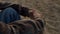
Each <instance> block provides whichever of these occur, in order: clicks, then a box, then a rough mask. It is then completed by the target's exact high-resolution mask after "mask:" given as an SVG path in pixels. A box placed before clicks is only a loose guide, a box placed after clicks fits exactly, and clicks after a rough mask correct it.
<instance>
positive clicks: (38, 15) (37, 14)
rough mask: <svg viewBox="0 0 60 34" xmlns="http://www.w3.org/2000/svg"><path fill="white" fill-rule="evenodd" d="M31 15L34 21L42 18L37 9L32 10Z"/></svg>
mask: <svg viewBox="0 0 60 34" xmlns="http://www.w3.org/2000/svg"><path fill="white" fill-rule="evenodd" d="M29 15H30V18H32V19H35V18H41V17H42V14H41V13H40V12H39V11H38V10H36V9H30V11H29Z"/></svg>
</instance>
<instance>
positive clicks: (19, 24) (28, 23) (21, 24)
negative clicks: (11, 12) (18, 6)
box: [0, 19, 44, 34]
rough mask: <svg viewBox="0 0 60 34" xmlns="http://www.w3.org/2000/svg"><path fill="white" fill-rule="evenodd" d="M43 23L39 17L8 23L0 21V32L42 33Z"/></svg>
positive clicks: (10, 33) (18, 33) (19, 33)
mask: <svg viewBox="0 0 60 34" xmlns="http://www.w3.org/2000/svg"><path fill="white" fill-rule="evenodd" d="M43 29H44V25H43V22H42V21H41V20H40V19H37V20H30V19H28V20H26V19H25V20H18V21H15V22H12V23H10V24H4V23H1V22H0V32H1V33H3V34H43Z"/></svg>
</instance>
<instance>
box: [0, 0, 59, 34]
mask: <svg viewBox="0 0 60 34" xmlns="http://www.w3.org/2000/svg"><path fill="white" fill-rule="evenodd" d="M0 2H11V3H16V4H20V5H22V6H25V7H28V8H35V9H37V10H39V11H40V12H42V14H43V16H44V18H43V19H44V21H45V23H46V26H45V30H46V31H45V33H46V34H60V0H0ZM45 33H44V34H45Z"/></svg>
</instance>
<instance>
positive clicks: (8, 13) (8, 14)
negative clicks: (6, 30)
mask: <svg viewBox="0 0 60 34" xmlns="http://www.w3.org/2000/svg"><path fill="white" fill-rule="evenodd" d="M0 15H1V16H0V21H3V22H5V23H10V22H13V21H16V20H20V16H19V14H18V13H17V12H16V11H15V10H14V9H13V8H11V7H9V8H6V9H4V10H3V12H2V13H0Z"/></svg>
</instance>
